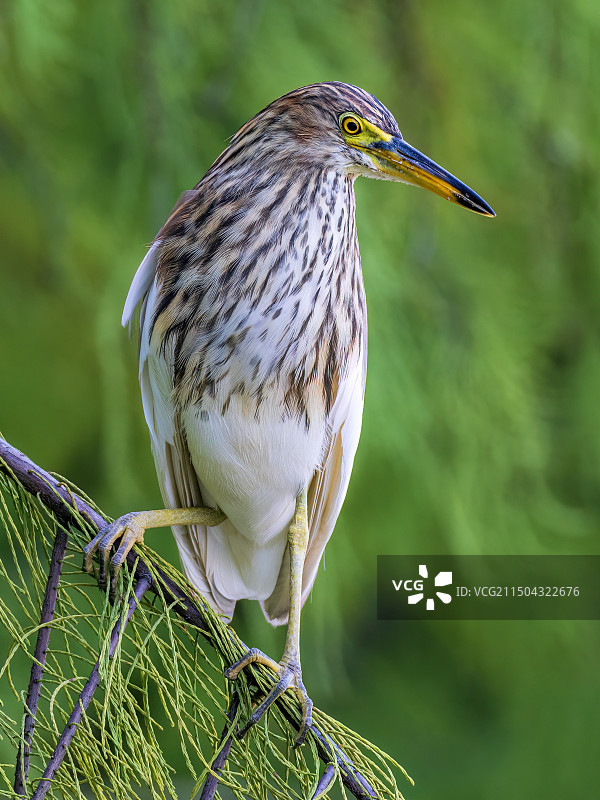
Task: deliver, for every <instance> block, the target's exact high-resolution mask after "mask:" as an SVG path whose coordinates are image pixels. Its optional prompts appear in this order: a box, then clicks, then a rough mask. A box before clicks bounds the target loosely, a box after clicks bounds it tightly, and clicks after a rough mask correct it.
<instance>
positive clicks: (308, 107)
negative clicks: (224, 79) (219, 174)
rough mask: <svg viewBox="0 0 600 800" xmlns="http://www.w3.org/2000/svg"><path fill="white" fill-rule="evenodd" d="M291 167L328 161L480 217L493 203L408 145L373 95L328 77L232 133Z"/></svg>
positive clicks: (353, 174) (348, 171) (292, 94)
mask: <svg viewBox="0 0 600 800" xmlns="http://www.w3.org/2000/svg"><path fill="white" fill-rule="evenodd" d="M257 132H258V133H259V134H260V144H261V148H264V149H263V150H262V155H263V156H264V155H265V154H268V153H272V157H273V158H277V160H278V161H279V163H282V164H287V165H289V168H291V169H299V170H301V169H304V168H308V167H309V166H310V165H311V164H318V165H327V164H329V165H331V166H333V167H336V168H338V169H340V170H341V171H344V172H345V173H346V174H348V175H349V176H351V177H356V176H357V175H364V176H366V177H368V178H378V179H380V180H391V181H400V182H402V183H410V184H414V185H416V186H422V187H423V188H425V189H429V191H431V192H434V193H435V194H438V195H440V196H442V197H445V198H446V199H448V200H450V201H451V202H453V203H458V204H459V205H462V206H464V207H465V208H468V209H469V210H471V211H475V212H476V213H478V214H483V215H484V216H488V217H493V216H495V214H494V211H493V210H492V208H491V207H490V206H489V205H488V204H487V203H486V202H485V200H483V199H482V198H481V197H479V195H478V194H476V193H475V192H474V191H473V190H472V189H470V188H469V187H468V186H467V185H466V184H464V183H463V182H462V181H460V180H458V178H455V177H454V175H451V174H450V173H449V172H448V171H447V170H445V169H443V168H442V167H440V166H439V165H438V164H436V163H435V162H434V161H432V160H431V159H430V158H428V157H427V156H425V155H424V154H423V153H420V152H419V151H418V150H416V149H415V148H414V147H411V145H409V144H408V143H407V142H406V141H405V140H404V139H403V137H402V134H401V133H400V130H399V128H398V124H397V122H396V120H395V119H394V117H393V115H392V114H391V113H390V112H389V111H388V109H387V108H386V107H385V106H384V105H383V104H382V103H380V102H379V100H377V98H376V97H374V96H373V95H371V94H369V93H368V92H366V91H364V90H363V89H360V88H358V87H357V86H351V85H349V84H346V83H339V82H336V81H332V82H329V83H317V84H313V85H311V86H304V87H302V88H301V89H296V90H295V91H293V92H290V93H289V94H287V95H284V96H283V97H280V98H279V99H278V100H275V101H274V102H273V103H271V105H269V106H267V108H266V109H264V110H263V111H261V112H260V113H259V114H257V115H256V117H254V118H253V119H252V120H250V122H248V123H246V125H245V126H244V127H243V128H242V129H241V130H240V131H239V133H238V134H236V136H235V137H234V140H233V141H232V145H234V144H235V143H236V139H238V137H242V139H246V140H249V141H257V139H256V134H257Z"/></svg>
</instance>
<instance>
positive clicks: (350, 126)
mask: <svg viewBox="0 0 600 800" xmlns="http://www.w3.org/2000/svg"><path fill="white" fill-rule="evenodd" d="M358 129H359V128H358V122H357V121H356V120H355V119H347V120H346V131H347V133H357V132H358Z"/></svg>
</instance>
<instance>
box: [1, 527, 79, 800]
mask: <svg viewBox="0 0 600 800" xmlns="http://www.w3.org/2000/svg"><path fill="white" fill-rule="evenodd" d="M67 538H68V537H67V533H66V531H65V530H64V528H63V527H62V526H61V527H59V529H58V530H57V532H56V538H55V539H54V548H53V549H52V557H51V559H50V571H49V572H48V580H47V581H46V593H45V595H44V602H43V603H42V613H41V615H40V629H39V631H38V635H37V641H36V643H35V651H34V654H33V663H32V665H31V676H30V678H29V687H28V689H27V700H26V703H25V708H26V714H25V724H24V727H23V739H22V740H21V741H20V743H19V750H18V753H17V766H16V768H15V784H14V788H15V792H16V793H17V794H18V795H19V796H21V797H25V785H26V783H27V778H28V776H29V755H30V752H31V740H32V738H33V729H34V727H35V717H36V714H37V708H38V703H39V699H40V692H41V691H42V678H43V677H44V669H45V667H46V655H47V653H48V643H49V642H50V630H51V625H52V620H53V618H54V609H55V608H56V599H57V597H58V584H59V582H60V576H61V573H62V565H63V561H64V558H65V551H66V549H67Z"/></svg>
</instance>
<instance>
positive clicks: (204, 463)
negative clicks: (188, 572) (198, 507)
mask: <svg viewBox="0 0 600 800" xmlns="http://www.w3.org/2000/svg"><path fill="white" fill-rule="evenodd" d="M244 405H245V403H244V400H243V399H242V398H240V397H235V398H232V400H231V403H230V405H229V408H228V410H227V412H226V413H225V414H224V415H223V414H222V413H221V403H217V402H215V404H214V406H213V407H212V409H211V406H210V404H207V403H204V409H203V411H202V412H199V411H198V410H197V409H194V408H190V409H188V410H186V411H184V412H183V413H182V421H183V425H184V428H185V431H186V437H187V442H188V448H189V451H190V455H191V457H192V463H193V465H194V469H195V470H196V473H197V475H198V479H199V481H200V484H201V486H202V490H203V496H204V499H205V502H208V503H210V504H211V505H212V504H216V505H218V506H219V508H221V509H222V510H223V511H224V512H225V514H226V515H227V520H226V521H225V523H223V524H222V525H221V526H219V527H218V528H211V529H208V531H207V535H208V537H209V542H208V543H207V544H208V547H209V549H213V550H214V553H215V555H216V553H217V552H222V553H223V557H221V558H211V559H210V564H211V565H212V566H213V569H214V570H215V571H214V572H213V573H212V574H211V575H210V580H211V581H212V582H213V583H214V584H215V586H216V587H217V589H218V590H219V591H222V592H223V593H224V594H229V596H231V594H234V595H235V592H232V587H234V586H238V585H239V589H240V594H239V596H243V597H252V598H254V599H257V600H264V599H266V598H267V597H269V595H270V594H271V592H272V591H273V589H274V587H275V582H276V580H277V576H278V574H279V568H280V566H281V562H282V559H283V554H284V551H285V547H286V544H287V532H288V529H289V526H290V523H291V521H292V517H293V515H294V510H295V504H296V497H297V496H298V494H299V493H300V491H301V489H302V488H303V487H305V486H307V485H308V483H309V482H310V480H311V479H312V477H313V475H314V472H315V470H317V469H319V468H320V466H321V461H322V455H323V451H324V449H325V445H326V426H325V423H322V424H320V425H317V424H315V425H312V426H311V428H310V430H309V431H307V430H306V427H305V426H304V424H303V423H302V422H300V423H299V422H298V421H297V420H294V419H282V414H281V407H280V406H279V405H277V406H274V405H273V406H269V405H268V404H267V403H266V402H265V403H264V404H263V405H262V406H261V409H260V412H261V413H260V416H259V419H258V420H257V419H256V418H255V417H254V414H253V413H250V414H249V413H247V407H246V408H244ZM245 412H246V413H245ZM211 539H212V541H210V540H211ZM226 554H227V555H226ZM240 579H241V583H240Z"/></svg>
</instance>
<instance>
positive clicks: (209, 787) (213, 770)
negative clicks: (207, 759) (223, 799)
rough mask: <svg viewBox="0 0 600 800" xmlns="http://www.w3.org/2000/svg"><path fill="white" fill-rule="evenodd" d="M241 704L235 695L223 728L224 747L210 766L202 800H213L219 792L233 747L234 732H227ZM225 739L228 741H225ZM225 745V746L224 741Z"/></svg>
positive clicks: (201, 796) (222, 739)
mask: <svg viewBox="0 0 600 800" xmlns="http://www.w3.org/2000/svg"><path fill="white" fill-rule="evenodd" d="M239 704H240V698H239V695H238V694H237V693H236V694H234V695H233V699H232V701H231V705H230V706H229V711H228V712H227V719H228V722H226V723H225V727H224V728H223V733H222V734H221V738H220V740H219V746H221V745H222V747H221V749H220V750H219V753H218V754H217V756H216V758H215V760H214V761H213V762H212V764H211V765H210V773H209V774H208V777H207V778H206V781H205V783H204V787H203V789H202V794H201V795H200V800H213V798H214V796H215V793H216V791H217V786H218V785H219V777H220V775H221V773H222V772H223V767H224V766H225V762H226V761H227V758H228V756H229V751H230V750H231V745H232V743H233V731H230V733H229V736H227V731H229V730H230V728H231V723H232V722H233V720H234V719H235V715H236V712H237V709H238V705H239ZM225 737H227V739H226V740H225ZM224 740H225V743H224V744H223V741H224Z"/></svg>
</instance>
